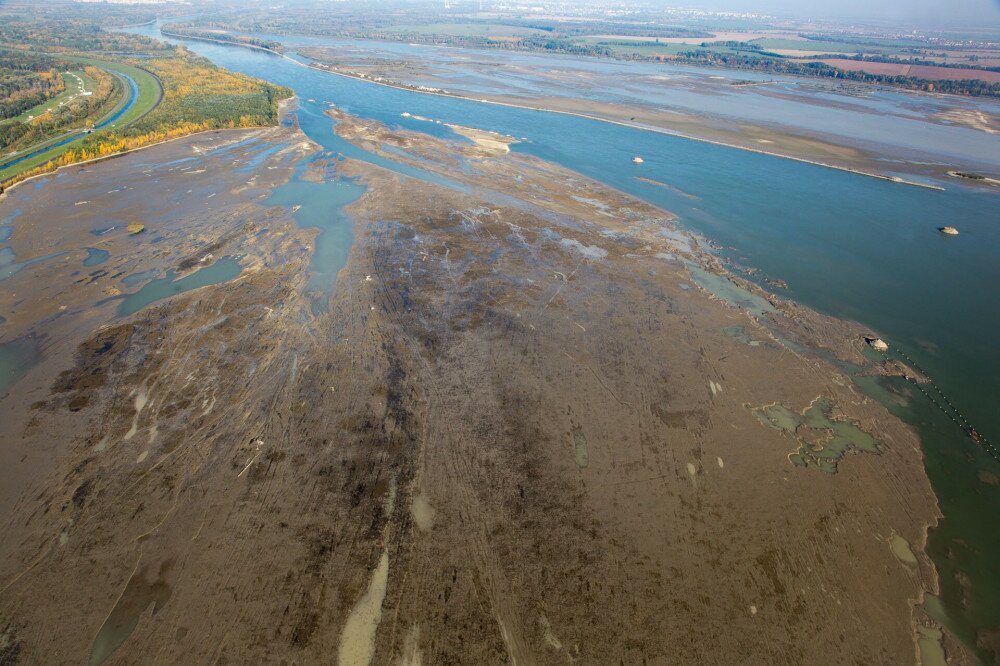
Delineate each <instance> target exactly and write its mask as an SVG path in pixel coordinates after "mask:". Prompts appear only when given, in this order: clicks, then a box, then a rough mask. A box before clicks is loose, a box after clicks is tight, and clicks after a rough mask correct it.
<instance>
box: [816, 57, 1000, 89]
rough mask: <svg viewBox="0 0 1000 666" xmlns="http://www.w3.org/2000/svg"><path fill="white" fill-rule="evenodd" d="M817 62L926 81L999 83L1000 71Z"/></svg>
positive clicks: (831, 61)
mask: <svg viewBox="0 0 1000 666" xmlns="http://www.w3.org/2000/svg"><path fill="white" fill-rule="evenodd" d="M819 62H822V63H825V64H827V65H830V66H831V67H836V68H837V69H843V70H848V71H855V72H866V73H868V74H883V75H885V76H912V77H915V78H918V79H926V80H928V81H967V80H978V81H986V82H987V83H1000V72H991V71H988V70H982V69H959V68H956V67H934V66H932V65H908V64H906V63H895V62H864V61H858V60H843V59H838V58H824V59H823V60H820V61H819Z"/></svg>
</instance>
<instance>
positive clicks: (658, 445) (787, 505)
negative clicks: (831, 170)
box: [0, 111, 961, 664]
mask: <svg viewBox="0 0 1000 666" xmlns="http://www.w3.org/2000/svg"><path fill="white" fill-rule="evenodd" d="M331 116H332V119H331V122H332V121H334V120H335V121H336V123H337V124H336V131H337V132H338V134H339V135H340V136H341V137H342V138H344V139H346V140H348V141H350V142H352V143H353V144H355V145H356V146H358V147H361V148H364V149H365V150H368V151H370V152H371V153H374V154H382V155H386V156H388V155H392V157H393V158H394V159H395V160H398V161H401V162H403V163H409V164H411V165H412V166H413V168H419V169H421V170H422V172H423V173H425V174H429V175H428V176H427V177H424V178H414V177H406V176H402V175H401V174H399V173H396V172H392V171H389V170H387V169H385V168H383V167H381V166H377V165H375V164H373V163H372V162H367V161H362V160H359V159H341V158H338V156H336V155H332V154H323V153H319V152H318V151H317V149H316V147H315V146H314V145H312V144H310V143H309V142H308V141H307V140H306V139H305V137H304V136H303V135H302V134H300V133H299V132H297V130H296V129H295V128H294V127H288V126H286V127H282V128H279V129H274V130H265V131H256V132H250V133H243V134H236V133H234V134H232V135H231V136H228V137H227V138H226V139H225V141H226V142H228V143H227V145H226V146H225V147H219V146H211V145H209V144H210V143H211V142H215V143H217V142H219V141H223V139H221V138H213V137H205V136H201V137H192V138H189V139H185V140H182V141H178V142H175V143H172V144H168V145H165V146H161V147H157V148H154V149H150V150H148V151H143V152H141V153H136V154H132V155H128V156H125V157H122V158H119V159H116V160H112V161H108V162H105V163H100V164H95V165H92V166H88V167H86V168H82V169H81V168H74V169H68V170H65V171H63V172H60V176H59V177H57V178H53V179H52V180H51V181H50V182H47V183H46V184H44V186H43V187H42V188H41V189H38V190H35V189H33V186H32V185H31V184H30V183H29V184H27V185H24V186H21V187H19V188H17V189H16V190H14V191H13V192H10V193H9V194H8V195H7V197H6V199H5V201H4V202H3V203H0V206H2V208H0V213H6V211H8V210H13V209H15V208H19V209H20V210H21V214H20V216H19V222H18V226H17V228H16V231H15V235H14V236H13V238H12V240H11V244H12V247H13V248H14V250H15V252H16V254H17V256H18V257H22V256H23V257H31V256H38V255H39V254H40V253H42V252H43V251H44V252H66V254H63V255H59V256H57V257H54V258H52V259H49V260H47V261H41V262H38V263H35V264H31V265H29V266H26V267H24V268H21V269H20V270H19V271H18V272H17V273H16V274H14V275H12V276H11V277H10V278H8V280H7V284H6V285H5V286H6V287H9V290H5V291H4V292H3V300H2V303H0V306H2V307H3V316H4V317H5V318H6V322H5V323H4V324H3V329H0V330H2V332H3V335H4V337H3V338H2V341H3V342H8V341H10V340H15V339H18V340H21V339H29V340H34V341H36V342H37V346H38V349H39V350H40V354H41V361H40V362H39V363H38V364H37V365H35V366H34V367H32V368H31V369H30V370H28V371H27V373H26V374H25V375H24V376H23V377H22V378H21V379H20V380H19V381H18V382H17V383H16V384H15V385H14V387H13V388H12V389H11V390H10V391H9V392H8V393H7V395H6V396H5V397H4V398H3V399H2V400H0V409H2V410H3V412H4V414H6V415H8V417H7V418H5V419H3V423H2V425H0V438H2V446H0V456H2V458H0V470H2V472H0V474H2V475H3V476H2V483H0V487H2V488H3V491H2V494H0V502H2V504H0V515H2V516H3V517H4V525H3V529H4V534H5V538H4V539H3V541H2V542H0V632H2V642H0V649H3V650H5V651H6V652H5V655H8V654H9V655H14V657H15V658H16V659H18V660H21V661H23V662H24V663H79V662H80V661H83V660H89V661H90V663H102V662H103V661H105V660H108V659H110V660H111V661H112V662H134V661H150V660H153V661H162V662H178V661H183V662H201V661H219V662H222V661H234V662H251V661H253V662H260V661H267V662H278V661H282V660H284V661H286V662H299V663H309V662H330V661H333V660H334V659H336V660H337V662H338V663H341V664H355V663H368V662H371V663H397V662H399V663H407V664H415V663H451V662H456V663H498V662H504V661H511V662H515V663H562V662H569V661H576V662H582V663H594V664H599V663H715V662H721V663H732V662H737V661H739V662H745V663H771V664H800V663H838V664H839V663H861V662H871V661H876V662H880V663H907V662H912V661H914V660H915V658H916V656H917V653H918V650H921V649H923V650H925V651H928V654H929V653H930V652H932V651H934V650H935V649H940V646H939V645H938V643H936V642H935V640H946V641H947V640H948V639H947V638H944V639H940V638H938V639H935V637H940V636H941V634H940V632H939V631H938V629H939V627H938V626H937V625H936V624H935V623H934V622H933V621H932V620H931V619H929V618H928V617H927V616H926V615H924V613H923V611H922V610H921V607H920V604H921V601H922V599H923V596H924V595H925V594H926V593H934V592H935V591H936V589H937V580H936V574H935V572H934V569H933V566H932V564H931V563H930V561H929V559H928V558H927V557H926V555H925V554H924V552H923V545H924V541H925V535H926V529H927V527H928V526H930V525H932V524H933V523H934V522H935V520H936V519H937V517H938V510H937V506H936V503H935V499H934V495H933V493H932V491H931V488H930V485H929V482H928V480H927V478H926V475H925V473H924V471H923V465H922V459H921V453H920V447H919V442H918V441H917V438H916V435H915V434H914V432H913V431H912V430H911V429H910V428H908V427H907V426H905V425H904V424H902V423H901V422H900V421H899V420H897V419H896V418H894V417H893V416H891V415H890V414H889V413H888V412H887V411H886V409H885V408H884V407H882V406H881V405H880V404H879V403H877V402H875V401H872V400H870V399H868V398H866V397H864V395H863V394H862V393H861V392H860V391H859V390H858V389H857V388H856V387H855V386H854V384H853V380H852V378H851V376H849V375H848V374H846V373H845V371H844V370H843V369H842V368H843V365H837V364H834V363H833V362H832V361H831V359H840V360H841V362H847V363H850V364H852V366H853V367H855V368H858V372H859V373H865V372H867V373H886V372H905V371H906V370H905V368H904V369H902V370H900V369H898V368H894V367H883V366H881V365H879V364H878V363H877V362H876V361H874V360H871V359H870V357H869V356H867V355H866V354H865V353H864V346H863V345H864V343H863V335H864V334H865V333H868V331H864V330H862V329H860V328H859V327H858V326H857V325H855V324H853V323H851V322H843V321H837V320H833V319H830V318H826V317H823V316H821V315H819V314H817V313H814V312H811V311H809V310H807V309H805V308H803V307H801V306H796V305H794V304H791V303H788V302H785V301H782V300H780V299H777V298H775V297H773V296H770V295H769V294H766V293H764V292H762V291H760V290H759V289H757V288H755V287H753V286H752V285H749V284H746V283H744V282H742V281H740V280H739V279H738V278H736V277H734V276H731V275H728V274H726V273H725V271H724V270H723V268H722V267H721V265H719V263H718V262H717V261H715V259H714V258H713V256H712V253H711V251H710V249H711V248H709V247H708V246H707V244H706V243H705V242H704V241H703V240H701V239H699V238H697V237H694V236H692V235H690V234H687V233H684V232H682V231H680V230H678V229H677V228H675V227H674V226H672V224H671V220H672V215H671V214H670V213H669V212H668V211H663V210H660V209H657V208H654V207H652V206H650V205H648V204H645V203H642V202H639V201H636V200H634V199H632V198H630V197H629V196H627V195H625V194H623V193H621V192H617V191H615V190H611V189H609V188H607V187H605V186H602V185H600V184H598V183H595V182H593V181H590V180H588V179H586V178H584V177H582V176H580V175H579V174H575V173H573V172H570V171H567V170H565V169H562V168H560V167H557V166H554V165H552V164H550V163H547V162H544V161H542V160H539V159H536V158H532V157H529V156H525V155H522V154H518V153H516V152H507V151H506V146H507V144H508V143H510V142H512V141H513V139H512V138H510V137H500V136H497V135H492V134H486V133H481V132H477V131H475V130H474V128H459V130H461V131H459V132H458V133H459V134H460V135H461V136H464V137H469V138H470V140H469V141H464V142H463V141H460V140H458V139H456V140H454V141H450V140H443V139H435V138H431V137H428V136H425V135H421V134H417V133H412V132H405V131H398V130H393V129H390V128H387V127H385V126H382V125H379V124H378V123H375V122H369V121H361V120H359V119H357V118H354V117H352V116H350V115H347V114H344V113H342V112H339V111H331ZM178 160H190V161H184V162H178ZM241 169H246V170H245V171H241ZM192 172H193V173H192ZM289 179H300V180H303V181H306V182H310V183H323V182H328V181H331V180H333V179H351V180H352V181H353V182H355V183H358V184H361V185H364V186H365V187H366V190H365V193H364V194H363V195H362V196H361V197H360V198H359V199H358V200H357V201H356V202H354V203H353V204H350V205H349V206H348V207H347V209H346V213H347V214H348V215H349V216H350V219H351V221H352V231H353V243H352V244H351V245H350V251H349V254H348V256H347V261H346V264H345V265H344V266H343V268H342V269H341V270H340V271H339V273H338V274H337V276H336V281H335V283H333V284H330V285H327V289H325V290H320V293H321V297H320V298H321V303H320V306H319V307H317V294H316V290H315V285H310V271H309V262H310V258H311V257H312V255H313V252H314V248H315V246H316V243H317V234H318V231H317V230H316V229H310V228H302V227H300V226H299V225H298V224H296V221H295V217H294V215H295V206H294V205H291V206H284V205H282V206H275V205H268V199H269V198H270V196H271V194H272V193H273V191H274V190H275V188H277V187H278V186H280V185H282V184H283V183H285V182H287V181H289ZM444 179H447V180H444ZM109 182H113V183H114V187H108V183H109ZM150 183H155V184H156V186H155V187H150V186H149V185H148V184H150ZM144 184H146V185H145V186H144ZM456 184H457V185H458V186H457V187H456ZM663 185H664V186H670V184H668V183H664V184H663ZM119 188H124V189H119ZM112 190H118V191H114V192H112ZM123 192H124V193H126V198H127V202H128V205H127V206H124V207H122V208H120V209H116V208H115V206H116V205H117V204H116V203H115V202H117V201H119V200H120V199H119V198H116V197H120V196H121V195H122V194H123ZM217 201H218V203H215V202H217ZM78 202H86V203H82V204H80V206H76V203H78ZM304 203H305V202H303V204H304ZM83 206H91V207H93V209H95V210H99V211H102V214H106V215H108V217H109V218H113V223H112V224H109V225H108V226H109V227H113V228H114V229H113V230H112V231H107V232H104V231H103V228H102V229H96V230H95V229H94V228H93V225H92V220H93V219H94V217H93V213H92V212H91V214H90V215H88V216H84V215H83V214H77V210H79V209H81V208H82V207H83ZM51 220H58V221H59V222H58V223H57V224H52V223H51ZM119 221H120V222H127V223H136V222H141V223H142V224H144V225H145V228H146V229H145V231H143V232H142V233H140V234H136V235H128V234H127V233H121V232H119V231H118V224H119ZM101 232H103V233H106V234H108V235H107V236H98V235H96V234H97V233H101ZM98 238H106V239H108V240H107V244H106V245H101V246H100V247H98V248H97V249H104V250H106V251H107V252H108V253H109V255H110V257H109V258H108V259H107V260H106V261H107V263H105V264H103V267H94V270H93V271H91V270H90V268H89V267H88V269H87V271H86V272H85V271H84V269H82V268H80V267H79V266H78V264H79V263H80V262H82V261H84V260H85V258H86V257H89V256H92V255H91V254H90V253H86V251H85V248H86V247H92V246H94V243H96V242H97V241H96V240H93V239H98ZM224 257H225V258H229V259H230V260H231V261H232V262H236V264H237V265H238V272H237V273H238V274H237V275H236V276H231V275H229V274H220V277H219V283H218V284H215V283H213V281H211V280H208V281H206V282H205V284H204V285H201V286H197V287H194V288H191V289H190V290H188V291H182V292H181V291H178V290H174V291H170V290H169V289H166V290H165V291H164V293H165V294H166V295H165V296H164V297H163V299H162V300H156V299H154V300H151V301H149V302H148V304H147V303H144V302H140V303H137V305H138V307H136V309H135V310H134V311H131V308H125V309H123V307H122V303H123V299H122V298H121V297H122V296H123V295H125V293H126V292H128V293H129V294H132V293H136V292H138V291H141V289H145V288H146V286H141V287H140V286H139V285H140V284H142V285H148V284H151V282H150V281H151V280H156V279H162V278H163V277H165V276H166V275H167V271H168V270H169V271H170V284H174V283H176V282H177V281H178V280H181V279H184V277H186V276H191V275H197V274H198V273H199V272H200V271H202V270H206V269H208V268H210V267H212V266H215V265H217V264H218V263H219V262H220V261H222V258H224ZM101 270H106V271H107V274H106V275H105V274H99V271H101ZM152 270H156V271H157V272H156V273H155V274H152V273H151V274H150V275H149V276H147V277H146V278H137V279H135V280H133V281H131V282H130V283H129V284H123V282H122V281H123V280H124V279H125V278H126V277H128V276H129V275H133V274H135V273H136V272H138V271H152ZM74 273H76V274H75V275H74ZM143 280H145V282H143ZM159 293H160V292H155V293H154V294H153V296H156V295H158V294H159ZM109 299H110V300H109ZM63 306H65V308H64V307H63ZM928 637H930V638H928ZM946 647H948V649H949V653H950V654H952V655H955V656H958V657H960V656H961V649H960V647H959V646H957V645H950V644H949V645H947V646H946Z"/></svg>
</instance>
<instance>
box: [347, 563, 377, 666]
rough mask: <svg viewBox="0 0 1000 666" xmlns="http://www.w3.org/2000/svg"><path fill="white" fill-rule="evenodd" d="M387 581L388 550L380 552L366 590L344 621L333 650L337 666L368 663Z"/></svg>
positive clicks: (358, 665) (355, 665)
mask: <svg viewBox="0 0 1000 666" xmlns="http://www.w3.org/2000/svg"><path fill="white" fill-rule="evenodd" d="M388 582H389V553H387V552H383V553H382V557H381V558H380V559H379V561H378V566H377V567H375V573H373V574H372V578H371V580H370V581H369V582H368V589H367V590H365V593H364V594H363V595H362V596H361V598H360V599H358V601H357V603H356V604H354V608H352V609H351V614H350V615H348V617H347V622H345V623H344V630H343V632H342V633H341V635H340V649H339V650H338V652H337V664H338V666H368V664H370V663H371V661H372V657H373V656H374V654H375V632H376V631H377V630H378V625H379V622H381V621H382V602H383V601H384V600H385V588H386V585H387V584H388Z"/></svg>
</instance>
